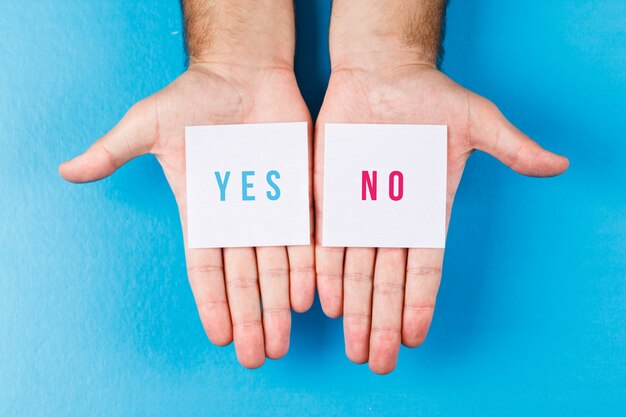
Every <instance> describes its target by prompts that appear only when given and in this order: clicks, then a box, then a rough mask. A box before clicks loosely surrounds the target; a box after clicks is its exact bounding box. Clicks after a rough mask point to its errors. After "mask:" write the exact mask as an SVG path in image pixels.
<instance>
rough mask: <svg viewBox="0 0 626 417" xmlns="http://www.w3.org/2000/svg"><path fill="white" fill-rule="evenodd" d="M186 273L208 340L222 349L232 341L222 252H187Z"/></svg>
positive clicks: (205, 250) (209, 250)
mask: <svg viewBox="0 0 626 417" xmlns="http://www.w3.org/2000/svg"><path fill="white" fill-rule="evenodd" d="M187 273H188V276H189V284H190V286H191V290H192V292H193V296H194V298H195V300H196V305H197V306H198V314H199V315H200V321H201V322H202V326H203V327H204V330H205V332H206V334H207V336H208V337H209V340H210V341H211V342H212V343H213V344H215V345H218V346H225V345H227V344H229V343H230V342H232V340H233V327H232V323H231V321H230V312H229V310H228V301H227V298H226V286H225V284H224V268H223V263H222V250H221V249H189V250H188V251H187Z"/></svg>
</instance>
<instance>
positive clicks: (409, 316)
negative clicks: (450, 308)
mask: <svg viewBox="0 0 626 417" xmlns="http://www.w3.org/2000/svg"><path fill="white" fill-rule="evenodd" d="M406 264H407V265H406V289H405V291H404V312H403V314H402V343H403V344H404V345H405V346H408V347H416V346H419V345H421V344H422V343H423V342H424V339H426V335H427V334H428V329H429V328H430V323H431V322H432V319H433V312H434V311H435V301H436V300H437V291H439V283H440V282H441V266H442V264H443V249H409V255H408V258H407V263H406Z"/></svg>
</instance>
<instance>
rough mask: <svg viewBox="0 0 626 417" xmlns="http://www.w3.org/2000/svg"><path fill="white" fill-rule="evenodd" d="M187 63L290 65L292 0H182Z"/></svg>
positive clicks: (292, 38)
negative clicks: (187, 54) (188, 61)
mask: <svg viewBox="0 0 626 417" xmlns="http://www.w3.org/2000/svg"><path fill="white" fill-rule="evenodd" d="M183 12H184V18H185V30H186V36H187V38H186V39H187V49H188V52H189V60H190V64H194V63H202V62H210V63H234V64H241V65H246V63H247V62H254V63H255V65H256V66H283V67H289V68H290V67H293V56H294V47H295V28H294V14H293V0H183Z"/></svg>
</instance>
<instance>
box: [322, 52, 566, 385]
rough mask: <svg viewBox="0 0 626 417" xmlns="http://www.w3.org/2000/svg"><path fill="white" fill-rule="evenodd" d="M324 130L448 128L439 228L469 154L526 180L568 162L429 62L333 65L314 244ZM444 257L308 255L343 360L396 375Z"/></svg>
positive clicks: (423, 327) (361, 252)
mask: <svg viewBox="0 0 626 417" xmlns="http://www.w3.org/2000/svg"><path fill="white" fill-rule="evenodd" d="M379 62H393V61H392V60H389V61H386V60H385V59H382V60H379ZM325 123H398V124H401V123H414V124H443V125H448V184H447V221H446V224H447V223H448V222H449V218H450V212H451V209H452V203H453V201H454V195H455V193H456V190H457V187H458V185H459V181H460V180H461V175H462V173H463V169H464V167H465V162H466V161H467V158H468V157H469V156H470V154H471V153H472V152H473V151H474V150H475V149H479V150H482V151H485V152H488V153H490V154H491V155H493V156H495V157H496V158H498V159H499V160H500V161H502V162H503V163H505V164H506V165H508V166H509V167H510V168H512V169H513V170H515V171H516V172H519V173H520V174H524V175H530V176H541V177H545V176H552V175H558V174H560V173H562V172H563V171H565V170H566V169H567V166H568V161H567V159H566V158H563V157H561V156H557V155H555V154H553V153H550V152H548V151H546V150H544V149H542V148H541V147H540V146H539V145H537V144H536V143H535V142H533V141H532V140H531V139H529V138H528V137H527V136H525V135H524V134H523V133H522V132H520V131H519V130H517V129H516V128H515V127H514V126H513V125H511V124H510V123H509V122H508V121H507V120H506V119H505V118H504V116H503V115H502V114H501V113H500V112H499V111H498V109H497V107H496V106H495V105H494V104H492V103H491V102H490V101H489V100H487V99H485V98H483V97H481V96H478V95H476V94H474V93H472V92H470V91H468V90H466V89H464V88H463V87H461V86H459V85H458V84H456V83H455V82H453V81H452V80H450V79H449V78H448V77H447V76H445V75H444V74H443V73H441V72H439V71H438V70H437V69H436V68H435V66H434V64H432V63H430V62H425V63H419V62H417V63H410V64H409V63H403V64H402V65H395V66H394V65H393V64H390V65H389V66H373V67H367V66H354V67H351V66H339V67H335V68H334V69H333V73H332V75H331V78H330V82H329V86H328V90H327V93H326V97H325V99H324V104H323V106H322V109H321V111H320V115H319V118H318V121H317V127H316V133H315V172H314V178H315V179H314V192H315V204H316V217H317V221H316V228H317V233H316V234H317V239H316V240H317V242H321V233H320V232H321V230H322V229H321V221H322V218H321V215H322V211H321V208H322V196H323V189H322V186H323V175H324V165H323V161H324V157H323V153H324V124H325ZM446 228H447V226H446ZM443 252H444V251H443V249H409V250H406V249H376V248H347V249H345V250H344V249H343V248H339V249H338V248H323V247H321V246H317V247H316V253H315V255H316V269H317V285H318V291H319V295H320V301H321V304H322V308H323V310H324V312H325V313H326V314H327V315H328V316H330V317H338V316H340V315H341V314H342V312H343V316H344V321H343V323H344V333H345V345H346V354H347V356H348V358H350V360H352V361H354V362H356V363H364V362H367V361H369V365H370V368H371V369H372V370H373V371H374V372H377V373H388V372H391V371H392V370H393V369H394V367H395V364H396V360H397V355H398V351H399V348H400V343H403V344H404V345H406V346H408V347H416V346H418V345H420V344H421V343H422V342H423V341H424V339H425V337H426V334H427V332H428V328H429V326H430V323H431V320H432V316H433V311H434V307H435V300H436V296H437V291H438V288H439V282H440V279H441V268H442V264H443Z"/></svg>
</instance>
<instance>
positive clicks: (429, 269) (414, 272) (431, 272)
mask: <svg viewBox="0 0 626 417" xmlns="http://www.w3.org/2000/svg"><path fill="white" fill-rule="evenodd" d="M406 275H407V277H409V278H425V277H431V278H436V277H439V276H440V275H441V267H440V266H437V265H432V266H419V267H414V268H407V270H406Z"/></svg>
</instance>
